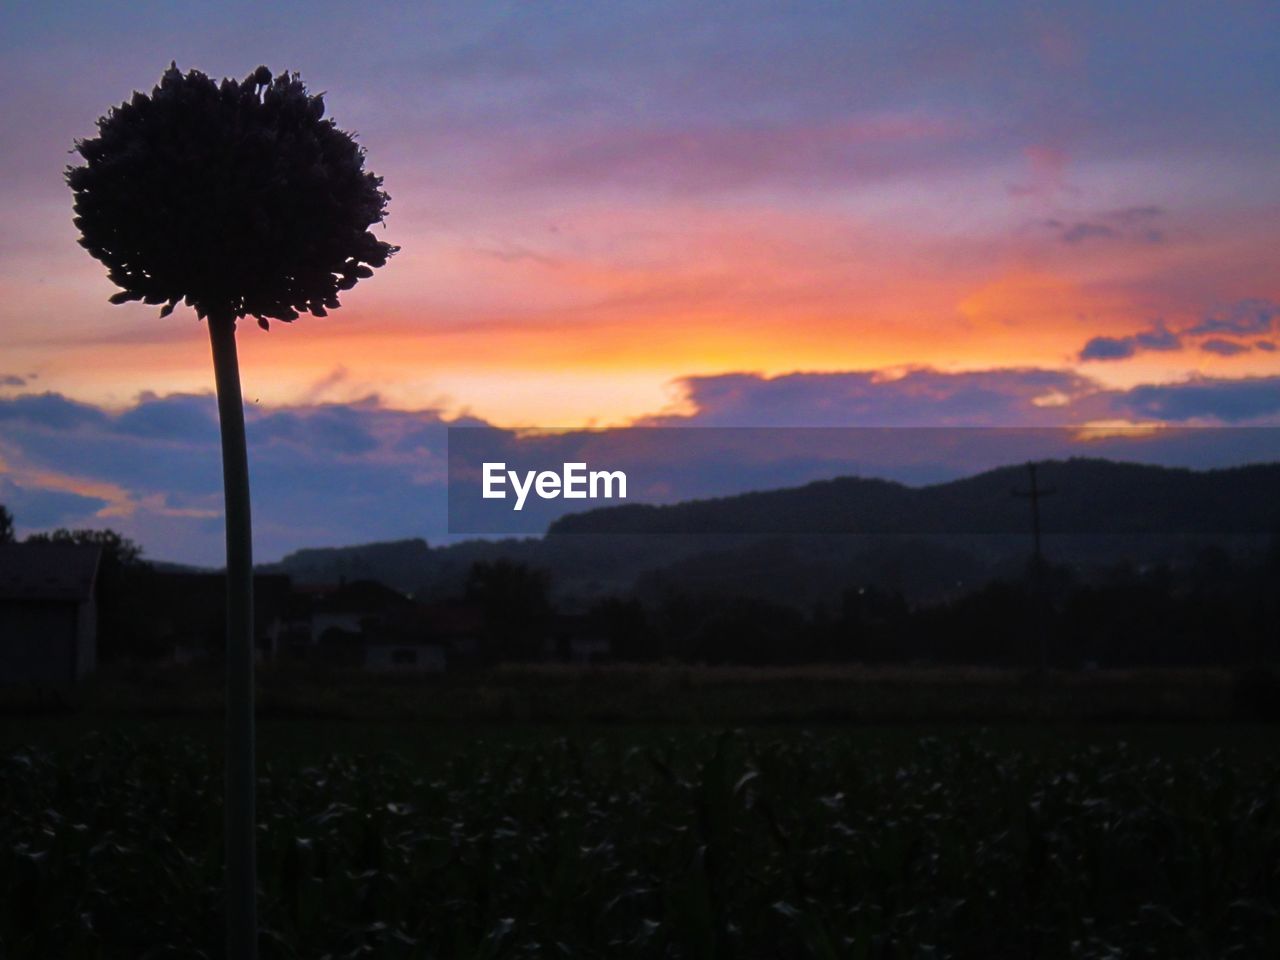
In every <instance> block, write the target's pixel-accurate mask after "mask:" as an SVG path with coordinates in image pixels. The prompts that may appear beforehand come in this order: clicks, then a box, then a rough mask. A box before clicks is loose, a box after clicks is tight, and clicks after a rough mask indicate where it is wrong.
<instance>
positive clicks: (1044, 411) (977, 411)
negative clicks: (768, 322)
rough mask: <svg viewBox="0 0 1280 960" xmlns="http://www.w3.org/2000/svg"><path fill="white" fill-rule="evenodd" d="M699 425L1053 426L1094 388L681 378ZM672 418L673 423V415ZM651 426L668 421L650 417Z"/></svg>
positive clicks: (942, 380)
mask: <svg viewBox="0 0 1280 960" xmlns="http://www.w3.org/2000/svg"><path fill="white" fill-rule="evenodd" d="M680 384H681V386H683V387H684V389H685V391H686V393H687V395H688V399H689V402H690V403H691V404H693V406H694V407H696V408H697V411H698V412H697V413H696V414H695V415H694V416H693V418H692V422H693V423H695V424H696V425H698V426H840V427H850V426H906V425H916V424H927V425H933V426H946V425H967V426H974V425H981V426H1000V425H1013V424H1027V423H1037V424H1050V423H1057V422H1060V417H1059V411H1060V410H1061V409H1062V408H1063V406H1064V404H1065V403H1066V402H1067V401H1068V400H1069V399H1070V398H1072V397H1075V396H1077V395H1080V394H1082V393H1087V392H1090V391H1092V390H1094V389H1096V386H1095V385H1094V383H1093V381H1091V380H1089V379H1088V378H1086V377H1082V376H1080V375H1079V374H1076V373H1072V372H1070V371H1062V370H1043V369H1036V368H1028V369H1007V370H985V371H976V372H968V373H943V372H941V371H938V370H933V369H928V368H924V369H914V370H909V371H907V372H906V373H905V374H903V375H901V376H896V377H895V376H886V375H884V374H882V373H878V372H876V371H856V372H849V373H793V374H787V375H784V376H779V377H772V378H765V377H761V376H758V375H756V374H745V373H741V374H724V375H719V376H707V377H687V378H685V379H684V380H682V381H680ZM675 419H679V418H675ZM648 422H652V423H662V422H674V420H667V421H664V420H663V419H662V418H657V419H654V420H652V421H648Z"/></svg>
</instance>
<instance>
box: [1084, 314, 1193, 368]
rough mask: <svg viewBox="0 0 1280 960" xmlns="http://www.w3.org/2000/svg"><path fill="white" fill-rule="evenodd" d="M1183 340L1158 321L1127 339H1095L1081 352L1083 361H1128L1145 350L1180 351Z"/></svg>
mask: <svg viewBox="0 0 1280 960" xmlns="http://www.w3.org/2000/svg"><path fill="white" fill-rule="evenodd" d="M1181 347H1182V338H1181V337H1180V336H1179V335H1178V334H1176V333H1174V332H1173V331H1172V330H1170V329H1169V328H1168V327H1166V326H1165V325H1164V321H1163V320H1157V321H1156V322H1155V323H1154V324H1153V325H1152V326H1151V327H1150V328H1149V329H1147V330H1140V331H1139V332H1138V333H1135V334H1131V335H1130V336H1127V337H1094V338H1093V339H1091V340H1090V341H1089V342H1088V343H1086V344H1085V345H1084V347H1083V349H1081V351H1080V359H1081V360H1085V361H1088V360H1127V359H1128V358H1129V357H1132V356H1133V355H1134V354H1136V353H1139V352H1140V351H1144V350H1178V349H1180V348H1181Z"/></svg>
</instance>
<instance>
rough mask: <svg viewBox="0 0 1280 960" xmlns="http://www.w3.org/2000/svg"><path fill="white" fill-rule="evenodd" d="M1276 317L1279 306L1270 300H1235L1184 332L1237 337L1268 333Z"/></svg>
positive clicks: (1278, 312) (1279, 309)
mask: <svg viewBox="0 0 1280 960" xmlns="http://www.w3.org/2000/svg"><path fill="white" fill-rule="evenodd" d="M1277 317H1280V304H1277V303H1275V302H1274V301H1272V300H1264V299H1252V300H1237V301H1236V302H1235V303H1232V304H1229V305H1228V306H1226V307H1224V308H1222V309H1221V310H1218V311H1216V312H1214V313H1212V314H1210V315H1209V316H1207V317H1205V318H1204V319H1203V320H1201V321H1200V322H1199V323H1197V324H1196V325H1195V326H1192V327H1188V328H1187V329H1186V330H1185V331H1184V332H1185V333H1188V334H1191V335H1200V334H1218V333H1225V334H1235V335H1237V336H1248V335H1250V334H1259V333H1270V332H1271V330H1272V329H1273V328H1274V327H1275V321H1276V318H1277Z"/></svg>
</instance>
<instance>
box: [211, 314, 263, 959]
mask: <svg viewBox="0 0 1280 960" xmlns="http://www.w3.org/2000/svg"><path fill="white" fill-rule="evenodd" d="M209 340H210V343H211V344H212V346H213V372H214V379H215V382H216V383H217V390H218V421H219V424H220V426H221V429H222V485H223V496H224V498H225V503H226V522H227V651H226V662H227V707H226V709H227V729H226V735H227V741H226V796H225V800H224V815H225V829H226V898H227V901H226V903H227V957H228V958H234V960H255V958H256V957H257V947H258V916H257V896H256V894H257V877H256V873H257V868H256V863H255V853H254V839H255V833H256V826H255V823H256V814H255V811H254V806H255V802H254V793H255V788H256V777H255V769H254V733H253V657H254V644H253V541H252V530H251V526H250V518H249V455H248V450H247V444H246V443H245V435H244V400H243V398H242V396H241V394H240V366H239V361H238V360H237V359H236V321H235V317H234V316H230V315H219V314H212V313H211V314H210V315H209Z"/></svg>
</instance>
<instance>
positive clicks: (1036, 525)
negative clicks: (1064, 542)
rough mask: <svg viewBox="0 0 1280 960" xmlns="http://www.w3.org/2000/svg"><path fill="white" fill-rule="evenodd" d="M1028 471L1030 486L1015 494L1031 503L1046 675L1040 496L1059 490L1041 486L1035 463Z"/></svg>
mask: <svg viewBox="0 0 1280 960" xmlns="http://www.w3.org/2000/svg"><path fill="white" fill-rule="evenodd" d="M1027 473H1028V474H1029V475H1030V486H1029V488H1028V489H1026V490H1014V491H1013V495H1014V496H1015V497H1021V498H1023V499H1026V500H1027V501H1029V502H1030V504H1031V594H1032V603H1033V604H1034V605H1035V611H1036V612H1035V616H1036V628H1037V632H1038V633H1039V634H1040V638H1039V639H1040V675H1041V676H1044V675H1045V674H1047V673H1048V671H1049V643H1048V633H1047V627H1046V624H1045V616H1044V606H1045V600H1046V597H1045V590H1044V555H1043V554H1042V553H1041V551H1040V498H1041V497H1047V496H1049V495H1050V494H1053V493H1056V492H1057V491H1056V490H1054V489H1053V488H1052V487H1049V488H1045V487H1041V486H1040V481H1039V478H1038V477H1037V475H1036V465H1035V464H1034V463H1028V464H1027Z"/></svg>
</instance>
